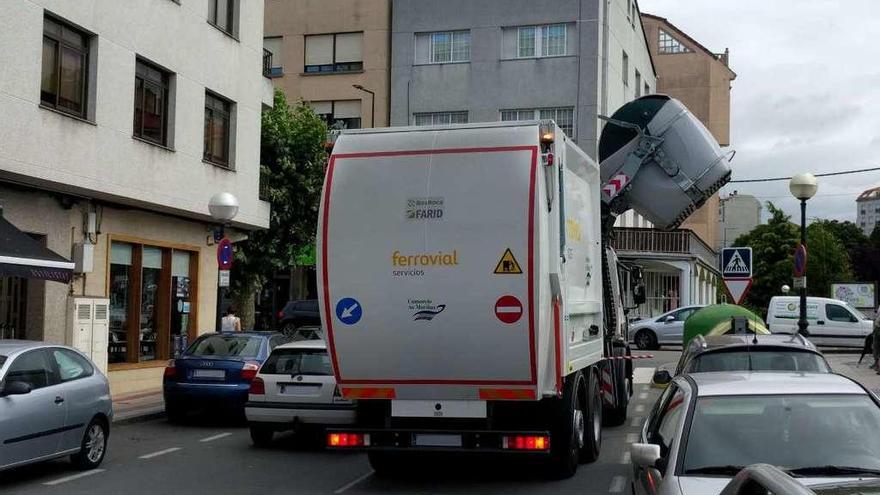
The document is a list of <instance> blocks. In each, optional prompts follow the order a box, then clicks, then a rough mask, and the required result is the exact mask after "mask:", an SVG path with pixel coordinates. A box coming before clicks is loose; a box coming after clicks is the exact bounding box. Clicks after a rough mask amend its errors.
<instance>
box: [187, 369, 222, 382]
mask: <svg viewBox="0 0 880 495" xmlns="http://www.w3.org/2000/svg"><path fill="white" fill-rule="evenodd" d="M193 378H213V379H215V380H216V379H218V378H219V379H221V380H222V379H223V378H226V372H225V371H223V370H193Z"/></svg>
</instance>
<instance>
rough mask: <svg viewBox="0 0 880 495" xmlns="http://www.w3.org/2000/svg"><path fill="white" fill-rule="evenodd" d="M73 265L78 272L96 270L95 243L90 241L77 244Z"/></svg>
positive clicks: (74, 249)
mask: <svg viewBox="0 0 880 495" xmlns="http://www.w3.org/2000/svg"><path fill="white" fill-rule="evenodd" d="M73 265H74V267H73V270H74V271H75V272H76V273H92V272H93V271H94V270H95V245H94V244H91V243H88V242H86V243H78V244H75V245H74V247H73Z"/></svg>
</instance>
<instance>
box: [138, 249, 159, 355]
mask: <svg viewBox="0 0 880 495" xmlns="http://www.w3.org/2000/svg"><path fill="white" fill-rule="evenodd" d="M142 252H143V254H142V259H141V315H140V333H139V335H140V356H139V357H140V360H141V361H152V360H154V359H156V355H157V348H156V343H157V338H156V337H157V334H158V318H159V315H158V314H157V310H158V309H159V308H158V303H159V284H160V278H161V276H162V250H161V249H159V248H154V247H144V248H143V251H142Z"/></svg>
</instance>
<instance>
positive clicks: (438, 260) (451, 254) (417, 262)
mask: <svg viewBox="0 0 880 495" xmlns="http://www.w3.org/2000/svg"><path fill="white" fill-rule="evenodd" d="M454 266H458V250H456V249H453V250H452V251H437V252H436V253H417V254H405V253H401V252H400V251H394V252H393V253H391V267H392V272H391V273H392V275H394V276H395V277H421V276H424V275H425V270H424V268H425V267H428V268H432V267H439V268H446V267H454Z"/></svg>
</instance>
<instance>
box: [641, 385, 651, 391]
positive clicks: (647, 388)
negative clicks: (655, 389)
mask: <svg viewBox="0 0 880 495" xmlns="http://www.w3.org/2000/svg"><path fill="white" fill-rule="evenodd" d="M642 390H644V391H645V392H647V391H648V390H651V386H650V385H642Z"/></svg>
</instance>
